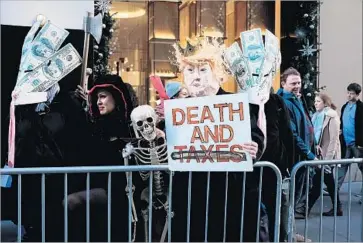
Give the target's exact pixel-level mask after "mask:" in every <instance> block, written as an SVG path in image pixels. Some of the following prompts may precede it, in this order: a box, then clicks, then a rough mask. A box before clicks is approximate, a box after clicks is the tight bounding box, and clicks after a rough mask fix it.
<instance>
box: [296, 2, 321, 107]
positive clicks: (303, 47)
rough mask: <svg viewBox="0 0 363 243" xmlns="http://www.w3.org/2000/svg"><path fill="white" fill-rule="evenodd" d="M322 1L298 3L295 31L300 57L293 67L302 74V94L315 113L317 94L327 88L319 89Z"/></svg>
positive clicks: (297, 57) (298, 56)
mask: <svg viewBox="0 0 363 243" xmlns="http://www.w3.org/2000/svg"><path fill="white" fill-rule="evenodd" d="M320 5H321V2H320V1H300V2H298V6H299V8H298V13H297V16H296V17H297V28H296V30H295V35H296V41H297V45H298V46H300V49H299V55H296V56H294V57H293V59H292V61H291V66H292V67H295V68H296V69H297V70H298V71H299V72H300V74H301V78H302V86H303V87H302V94H303V96H304V98H305V101H306V104H307V106H308V109H309V111H310V112H314V110H315V108H314V100H315V94H316V92H319V91H320V90H322V89H324V88H325V87H318V75H319V70H318V57H319V45H320V43H319V32H318V28H319V15H320Z"/></svg>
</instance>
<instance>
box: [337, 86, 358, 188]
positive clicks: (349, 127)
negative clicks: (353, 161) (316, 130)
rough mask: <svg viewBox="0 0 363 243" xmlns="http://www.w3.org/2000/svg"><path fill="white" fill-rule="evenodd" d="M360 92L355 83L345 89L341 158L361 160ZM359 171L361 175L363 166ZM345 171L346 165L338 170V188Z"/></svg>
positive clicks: (342, 180) (341, 119) (341, 118)
mask: <svg viewBox="0 0 363 243" xmlns="http://www.w3.org/2000/svg"><path fill="white" fill-rule="evenodd" d="M361 91H362V87H361V86H360V85H359V84H357V83H351V84H349V85H348V87H347V92H348V94H347V98H348V102H347V103H345V104H344V105H343V107H342V111H341V113H340V114H341V116H340V121H341V123H340V129H341V131H342V134H341V146H342V152H343V153H342V158H346V159H350V158H353V157H354V158H363V103H362V101H360V100H359V98H358V96H359V94H360V93H361ZM359 169H360V171H361V172H362V174H363V165H360V166H359ZM347 171H348V165H342V167H340V168H339V176H338V183H339V184H338V185H339V188H340V187H341V186H342V184H343V182H344V178H345V175H346V174H347ZM362 190H363V189H362Z"/></svg>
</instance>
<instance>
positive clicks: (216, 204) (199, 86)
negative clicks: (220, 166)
mask: <svg viewBox="0 0 363 243" xmlns="http://www.w3.org/2000/svg"><path fill="white" fill-rule="evenodd" d="M175 49H176V55H175V57H176V65H177V66H178V67H179V70H180V71H181V72H182V73H183V76H184V83H185V86H186V88H187V89H188V92H189V93H190V94H191V96H192V97H203V96H214V95H225V94H229V93H228V92H226V91H224V90H223V89H222V88H221V83H222V82H223V81H224V80H226V77H225V73H224V68H223V66H222V64H221V61H222V55H221V54H222V53H221V52H220V51H223V49H222V47H221V46H220V45H219V44H217V43H216V40H214V41H208V40H207V38H205V39H204V40H202V42H201V43H200V45H196V46H193V48H190V49H188V50H187V49H185V50H181V49H180V48H179V47H178V46H175ZM257 114H258V106H254V105H250V118H251V131H247V132H251V136H252V141H253V142H251V143H246V144H244V145H243V147H244V150H245V151H247V152H249V153H250V154H251V156H252V158H253V159H254V161H256V160H258V159H259V158H260V157H261V154H262V151H263V146H264V145H263V141H264V136H263V134H262V132H261V130H260V129H259V128H258V127H257ZM191 176H192V178H190V179H192V186H191V187H192V188H191V190H192V191H191V202H190V203H191V204H190V207H191V212H192V213H191V218H190V222H191V225H190V241H204V239H205V237H206V238H207V240H208V241H214V242H216V241H223V240H226V241H239V240H240V232H241V204H242V200H243V199H242V194H241V193H242V188H241V186H242V185H241V182H242V181H243V176H242V173H228V174H226V173H222V172H216V173H211V174H210V191H209V193H210V194H209V211H208V212H209V214H208V222H209V223H208V225H209V227H208V233H207V235H206V236H205V214H206V199H207V194H206V193H207V190H206V185H207V179H208V173H204V172H193V173H191ZM226 176H228V180H229V188H228V195H227V197H228V205H227V212H225V210H224V206H225V203H224V202H225V194H226V192H225V190H226ZM174 177H175V178H174V183H173V185H174V186H173V192H174V194H173V208H174V212H175V214H174V218H173V225H172V239H173V241H186V235H187V232H186V225H187V209H188V196H187V195H188V186H187V185H188V179H189V173H179V174H175V176H174ZM244 200H245V210H244V219H245V220H244V227H243V241H255V240H256V231H257V229H256V227H257V209H258V208H257V205H258V190H257V179H256V177H255V175H254V174H253V173H249V174H247V178H246V195H245V198H244ZM225 213H226V215H227V225H228V227H227V232H226V237H225V238H224V233H223V219H224V215H225ZM246 219H248V220H246Z"/></svg>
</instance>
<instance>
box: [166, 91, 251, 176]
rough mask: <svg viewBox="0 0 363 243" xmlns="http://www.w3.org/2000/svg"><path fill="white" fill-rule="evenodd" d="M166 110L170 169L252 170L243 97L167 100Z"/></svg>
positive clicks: (249, 136) (246, 103)
mask: <svg viewBox="0 0 363 243" xmlns="http://www.w3.org/2000/svg"><path fill="white" fill-rule="evenodd" d="M165 111H166V112H165V122H166V123H165V124H166V136H167V138H168V139H167V144H168V156H169V166H170V169H171V170H174V171H252V159H251V157H250V155H249V154H248V153H246V152H245V151H244V150H243V147H242V144H243V143H246V142H250V141H251V125H250V115H249V103H248V96H247V95H246V94H233V95H222V96H209V97H202V98H188V99H178V100H168V101H167V102H166V103H165Z"/></svg>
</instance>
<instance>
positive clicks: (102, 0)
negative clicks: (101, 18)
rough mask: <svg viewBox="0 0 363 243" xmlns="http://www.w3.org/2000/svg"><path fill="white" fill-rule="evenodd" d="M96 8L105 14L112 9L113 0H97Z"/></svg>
mask: <svg viewBox="0 0 363 243" xmlns="http://www.w3.org/2000/svg"><path fill="white" fill-rule="evenodd" d="M95 8H96V9H97V10H98V11H99V12H101V13H102V15H105V13H107V12H109V11H110V8H111V0H97V1H96V3H95Z"/></svg>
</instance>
